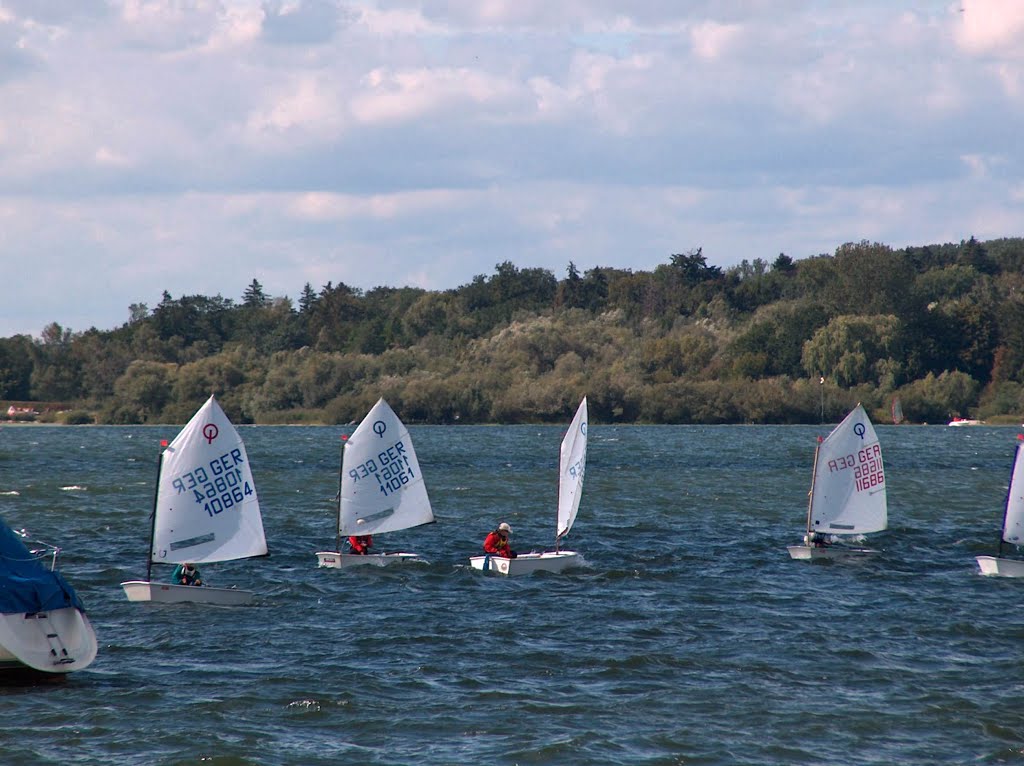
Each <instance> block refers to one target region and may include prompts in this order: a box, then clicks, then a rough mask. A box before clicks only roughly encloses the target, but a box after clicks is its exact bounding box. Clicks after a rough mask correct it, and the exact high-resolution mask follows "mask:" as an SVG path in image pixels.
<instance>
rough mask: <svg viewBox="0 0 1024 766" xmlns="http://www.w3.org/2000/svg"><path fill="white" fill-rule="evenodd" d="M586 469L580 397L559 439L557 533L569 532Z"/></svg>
mask: <svg viewBox="0 0 1024 766" xmlns="http://www.w3.org/2000/svg"><path fill="white" fill-rule="evenodd" d="M586 469H587V397H585V396H584V397H583V401H581V402H580V406H579V407H578V408H577V410H576V416H575V417H574V418H573V419H572V424H571V425H570V426H569V430H568V431H566V433H565V437H564V438H563V439H562V446H561V449H560V450H559V456H558V531H557V533H556V535H555V536H556V538H559V537H562V536H563V535H566V534H568V533H569V530H570V529H572V524H573V522H574V521H576V514H577V513H578V512H579V509H580V498H581V497H582V495H583V474H584V473H585V472H586Z"/></svg>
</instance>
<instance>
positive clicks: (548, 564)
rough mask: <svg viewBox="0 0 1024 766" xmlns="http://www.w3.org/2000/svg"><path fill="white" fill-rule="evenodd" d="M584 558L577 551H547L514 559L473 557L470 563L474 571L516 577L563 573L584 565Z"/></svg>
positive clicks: (521, 555)
mask: <svg viewBox="0 0 1024 766" xmlns="http://www.w3.org/2000/svg"><path fill="white" fill-rule="evenodd" d="M582 558H583V557H582V556H580V555H579V554H578V553H576V552H575V551H547V552H545V553H522V554H520V555H519V556H517V557H516V558H514V559H506V558H502V557H501V556H473V557H472V558H470V560H469V563H470V565H471V566H472V567H473V569H479V570H481V571H483V572H492V573H494V574H501V575H508V576H509V577H515V576H516V575H524V574H530V573H531V572H561V571H563V570H565V569H570V568H571V567H577V566H581V565H582Z"/></svg>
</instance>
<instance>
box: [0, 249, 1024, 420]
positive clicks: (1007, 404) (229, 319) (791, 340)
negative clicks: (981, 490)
mask: <svg viewBox="0 0 1024 766" xmlns="http://www.w3.org/2000/svg"><path fill="white" fill-rule="evenodd" d="M129 313H130V316H131V318H130V320H129V321H128V322H127V323H126V324H124V325H123V326H122V327H119V328H117V329H114V330H98V329H95V328H93V329H90V330H87V331H85V332H72V331H71V330H70V329H65V328H63V327H61V325H60V324H58V323H56V322H54V323H53V324H51V325H49V326H48V327H46V328H45V329H44V330H43V331H42V335H41V337H40V338H38V339H36V338H32V337H29V336H24V335H17V336H14V337H12V338H4V339H0V399H2V400H6V401H8V402H10V401H15V402H59V403H61V406H60V409H63V410H64V412H62V413H61V414H59V415H58V414H54V413H50V414H47V413H44V415H43V418H44V419H47V418H49V419H51V420H57V421H58V422H69V423H81V422H98V423H118V424H128V423H156V422H172V423H179V422H184V421H185V420H187V419H188V418H189V417H190V416H191V415H192V413H193V412H194V411H195V410H196V408H197V407H198V406H199V405H200V404H201V403H202V401H203V400H204V399H205V398H206V397H207V396H209V394H210V393H211V392H216V393H217V395H218V398H219V399H220V400H221V402H222V404H223V405H224V407H225V409H226V410H227V412H228V414H229V415H230V416H231V417H232V418H233V419H235V420H236V421H237V422H243V423H244V422H255V423H288V422H290V423H346V422H349V421H353V420H358V419H359V418H361V417H362V415H363V414H364V413H365V412H366V410H367V409H368V408H369V407H370V406H371V405H372V404H373V402H374V401H376V399H377V398H378V397H380V396H384V397H385V398H386V399H387V400H388V401H389V403H390V404H391V405H392V406H393V407H394V409H395V410H396V411H397V412H398V413H399V414H400V416H401V417H402V418H403V419H404V420H406V421H407V422H412V423H417V422H420V423H453V422H461V423H481V422H484V423H491V422H494V423H519V422H563V421H565V420H567V419H568V418H569V417H571V415H572V412H573V410H574V409H575V406H576V404H577V403H578V401H579V399H580V397H581V396H582V395H584V394H586V395H587V396H588V397H589V402H590V412H591V417H592V419H593V420H594V421H595V422H602V423H632V422H650V423H817V422H819V420H821V419H822V418H824V419H825V420H826V421H834V420H836V419H838V418H839V417H841V416H842V415H843V414H845V412H846V411H847V410H848V409H849V407H850V406H852V405H853V404H854V403H856V402H857V401H862V402H863V403H864V404H865V406H866V407H867V408H868V410H869V411H870V412H872V413H873V415H874V417H875V418H876V420H878V421H881V422H885V421H886V419H887V418H888V412H889V407H890V402H891V401H892V399H893V398H894V397H896V396H898V397H899V398H900V401H901V403H902V408H903V412H904V414H905V415H906V417H907V419H908V420H909V421H911V422H944V421H946V420H948V419H949V418H950V417H951V416H953V415H964V416H966V415H968V414H971V415H975V416H978V417H982V418H996V419H998V418H999V417H1000V416H1005V417H1006V419H1010V418H1011V417H1019V415H1020V413H1022V412H1024V239H1020V238H1014V239H998V240H991V241H987V242H979V241H977V240H975V239H974V238H971V239H970V240H967V241H963V242H961V243H959V244H945V245H931V246H927V247H909V248H906V249H902V250H894V249H892V248H890V247H888V246H886V245H883V244H878V243H871V242H867V241H863V242H859V243H849V244H845V245H842V246H841V247H839V248H838V249H837V250H836V252H835V253H834V254H832V255H822V256H817V257H813V258H807V259H804V260H799V261H794V260H793V259H791V258H789V257H788V256H786V255H784V254H781V255H779V256H778V257H777V258H776V259H775V260H774V262H772V263H768V262H766V261H763V260H761V259H757V260H754V261H753V262H752V263H751V262H748V261H746V260H744V261H743V262H742V263H740V265H738V266H734V267H732V268H728V269H721V268H718V267H715V266H709V265H708V264H707V261H706V258H705V257H704V255H703V254H702V252H701V251H700V250H699V249H698V250H694V251H690V252H688V253H685V254H677V255H672V256H671V257H670V259H669V262H668V263H666V264H663V265H660V266H658V267H657V268H655V269H654V271H653V272H632V271H630V270H623V269H612V268H593V269H590V270H589V271H586V272H584V273H582V274H581V273H580V272H579V271H578V270H577V269H576V267H575V266H574V265H573V264H572V263H570V264H569V266H568V268H567V270H566V274H565V276H564V278H562V279H558V278H557V277H556V276H555V275H554V274H552V273H551V272H550V271H548V270H546V269H539V268H523V269H521V268H518V267H516V266H515V265H513V264H512V263H509V262H505V263H501V264H498V265H497V266H496V268H495V272H494V274H492V275H490V276H483V275H481V276H477V277H475V278H474V279H473V281H472V282H470V283H469V284H466V285H462V286H461V287H458V288H455V289H452V290H445V291H441V292H431V291H426V290H420V289H414V288H409V287H403V288H392V287H378V288H374V289H372V290H369V291H366V292H363V291H361V290H358V289H354V288H351V287H348V286H347V285H344V284H340V283H339V284H337V285H335V284H331V283H328V284H326V285H324V286H323V287H322V288H320V290H319V291H317V290H315V289H314V288H313V287H312V286H311V285H309V284H307V285H306V286H305V289H304V290H303V292H302V295H301V296H299V298H298V302H297V304H296V303H294V302H293V301H292V300H291V299H289V298H284V297H281V298H272V297H270V296H267V295H266V294H265V293H264V291H263V288H262V287H261V285H260V284H259V282H258V281H257V280H255V279H254V280H253V281H252V283H251V284H250V285H249V286H248V288H247V289H246V290H245V292H244V294H243V295H242V298H241V300H240V301H238V302H235V301H233V300H231V299H227V298H223V297H221V296H220V295H217V296H214V297H212V298H211V297H206V296H202V295H191V296H182V297H180V298H174V297H172V296H171V295H169V294H168V293H166V292H165V293H164V295H163V300H162V301H161V302H160V304H159V305H158V306H156V307H155V308H154V309H152V310H150V309H149V308H148V307H147V306H145V305H142V304H134V305H132V306H131V307H129ZM821 378H824V382H823V383H822V382H821ZM4 409H5V411H6V406H5V407H4ZM51 409H57V408H55V407H51Z"/></svg>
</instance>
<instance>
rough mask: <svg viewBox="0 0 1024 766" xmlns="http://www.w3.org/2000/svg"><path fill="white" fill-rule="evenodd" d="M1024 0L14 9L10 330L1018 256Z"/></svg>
mask: <svg viewBox="0 0 1024 766" xmlns="http://www.w3.org/2000/svg"><path fill="white" fill-rule="evenodd" d="M1022 40H1024V0H952V2H947V0H907V1H906V2H902V1H900V0H848V1H840V0H836V1H835V2H828V0H685V1H684V0H631V2H629V3H622V2H612V0H557V2H556V1H554V0H419V1H418V2H413V1H411V0H410V1H406V0H365V1H364V0H263V1H262V2H261V1H260V0H0V269H2V275H3V281H4V284H3V287H2V288H0V336H4V337H6V336H9V335H13V334H15V333H27V334H32V335H36V336H38V335H39V333H40V331H41V330H42V328H43V327H45V326H46V325H47V324H48V323H50V322H54V321H56V322H59V323H60V324H61V325H63V326H64V327H65V328H71V329H73V330H75V331H81V330H86V329H88V328H89V327H93V326H95V327H98V328H101V329H112V328H114V327H117V326H120V325H121V324H123V323H124V322H126V321H127V320H128V317H129V312H128V306H129V305H130V304H133V303H144V304H147V305H148V306H149V307H150V308H153V307H155V306H156V305H157V304H158V303H159V302H160V298H161V295H162V293H163V291H164V290H167V291H169V292H170V293H171V294H172V295H173V296H174V297H179V296H181V295H192V294H203V295H211V296H212V295H216V294H221V295H223V296H224V297H226V298H232V299H235V300H238V299H239V298H240V297H241V295H242V292H243V291H244V289H245V287H246V286H247V285H248V284H249V283H250V282H251V281H252V279H254V278H255V279H258V280H259V281H260V283H261V284H262V285H263V287H264V289H265V291H266V292H267V293H268V294H269V295H272V296H282V295H287V296H290V297H291V298H292V299H297V298H298V296H299V294H300V292H301V290H302V287H303V285H304V284H305V283H306V282H309V283H311V284H312V285H313V287H314V288H316V289H319V288H320V287H321V286H323V285H324V284H325V283H327V282H328V281H331V282H334V283H335V284H336V283H338V282H345V283H347V284H349V285H352V286H354V287H360V288H363V289H369V288H372V287H375V286H379V285H391V286H404V285H412V286H418V287H423V288H427V289H444V288H449V287H456V286H458V285H460V284H465V283H467V282H469V281H471V280H472V278H473V276H474V275H476V274H488V275H489V274H492V273H493V271H494V266H495V264H497V263H499V262H502V261H505V260H510V261H512V262H513V263H514V264H516V265H517V266H519V267H535V266H540V267H545V268H549V269H551V270H552V271H553V272H554V273H555V274H556V275H557V276H559V277H562V276H564V274H565V269H566V266H567V264H568V263H569V261H573V262H574V263H575V264H576V266H577V267H578V268H579V269H580V270H581V271H584V270H586V269H589V268H592V267H594V266H612V267H617V268H624V269H633V270H650V269H653V268H654V267H655V266H657V265H658V264H660V263H665V262H667V261H668V258H669V256H670V255H671V254H672V253H680V252H687V251H689V250H690V249H692V248H696V247H702V248H703V253H704V255H705V256H706V257H707V259H708V262H709V263H712V264H715V265H719V266H723V267H728V266H732V265H736V264H738V263H740V262H741V261H742V260H744V259H747V260H753V259H755V258H763V259H765V260H772V259H774V258H775V257H776V256H777V255H778V254H779V253H780V252H784V253H786V254H787V255H790V256H792V257H794V258H804V257H807V256H810V255H815V254H819V253H831V252H834V250H835V248H836V247H837V246H838V245H840V244H842V243H844V242H850V241H859V240H862V239H867V240H871V241H877V242H883V243H885V244H888V245H891V246H893V247H902V246H905V245H917V244H928V243H938V242H959V241H960V240H961V239H965V238H968V237H970V236H972V235H973V236H976V237H978V238H979V239H993V238H997V237H1005V236H1021V235H1024V231H1022V228H1024V227H1022V222H1024V149H1022V147H1024V137H1022V126H1024V43H1022Z"/></svg>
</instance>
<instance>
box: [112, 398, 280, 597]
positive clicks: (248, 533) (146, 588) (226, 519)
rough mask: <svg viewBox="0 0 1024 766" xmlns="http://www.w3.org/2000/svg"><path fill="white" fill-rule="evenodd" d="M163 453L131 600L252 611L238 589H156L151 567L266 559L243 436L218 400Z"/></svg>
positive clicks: (166, 585)
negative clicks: (144, 556) (142, 564)
mask: <svg viewBox="0 0 1024 766" xmlns="http://www.w3.org/2000/svg"><path fill="white" fill-rule="evenodd" d="M161 446H164V447H166V448H165V449H164V450H163V451H162V452H161V453H160V459H159V462H158V464H157V479H156V492H155V496H154V499H153V517H152V527H151V529H150V546H149V549H150V553H149V559H148V561H147V562H146V579H145V580H130V581H128V582H123V583H121V587H123V588H124V592H125V595H126V596H128V600H129V601H158V602H161V603H178V602H183V601H190V602H194V603H201V604H217V605H219V606H237V605H239V604H247V603H249V602H250V601H252V599H253V595H254V594H253V593H252V592H251V591H246V590H238V589H236V588H212V587H209V586H207V585H202V586H196V585H177V584H174V583H170V582H153V581H152V574H153V564H185V563H192V564H207V563H213V562H217V561H234V560H236V559H245V558H251V557H254V556H266V555H267V553H268V551H267V540H266V536H265V535H264V533H263V517H262V516H261V515H260V502H259V499H258V498H257V496H256V485H255V483H254V482H253V479H252V471H251V470H250V468H249V457H248V455H247V454H246V452H245V444H244V443H243V442H242V437H241V436H239V434H238V431H236V430H235V427H234V426H233V425H231V421H230V420H228V417H227V415H225V414H224V410H222V409H221V407H220V405H219V404H218V403H217V400H216V399H215V398H214V397H212V396H211V397H210V398H209V399H208V400H207V402H206V404H204V405H203V406H202V407H200V408H199V411H198V412H196V414H195V415H193V416H192V419H191V420H190V421H189V422H188V424H187V425H186V426H185V427H184V428H183V429H182V430H181V433H179V434H178V435H177V436H176V437H175V438H174V441H172V442H171V443H170V445H167V444H166V443H164V444H162V445H161Z"/></svg>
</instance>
